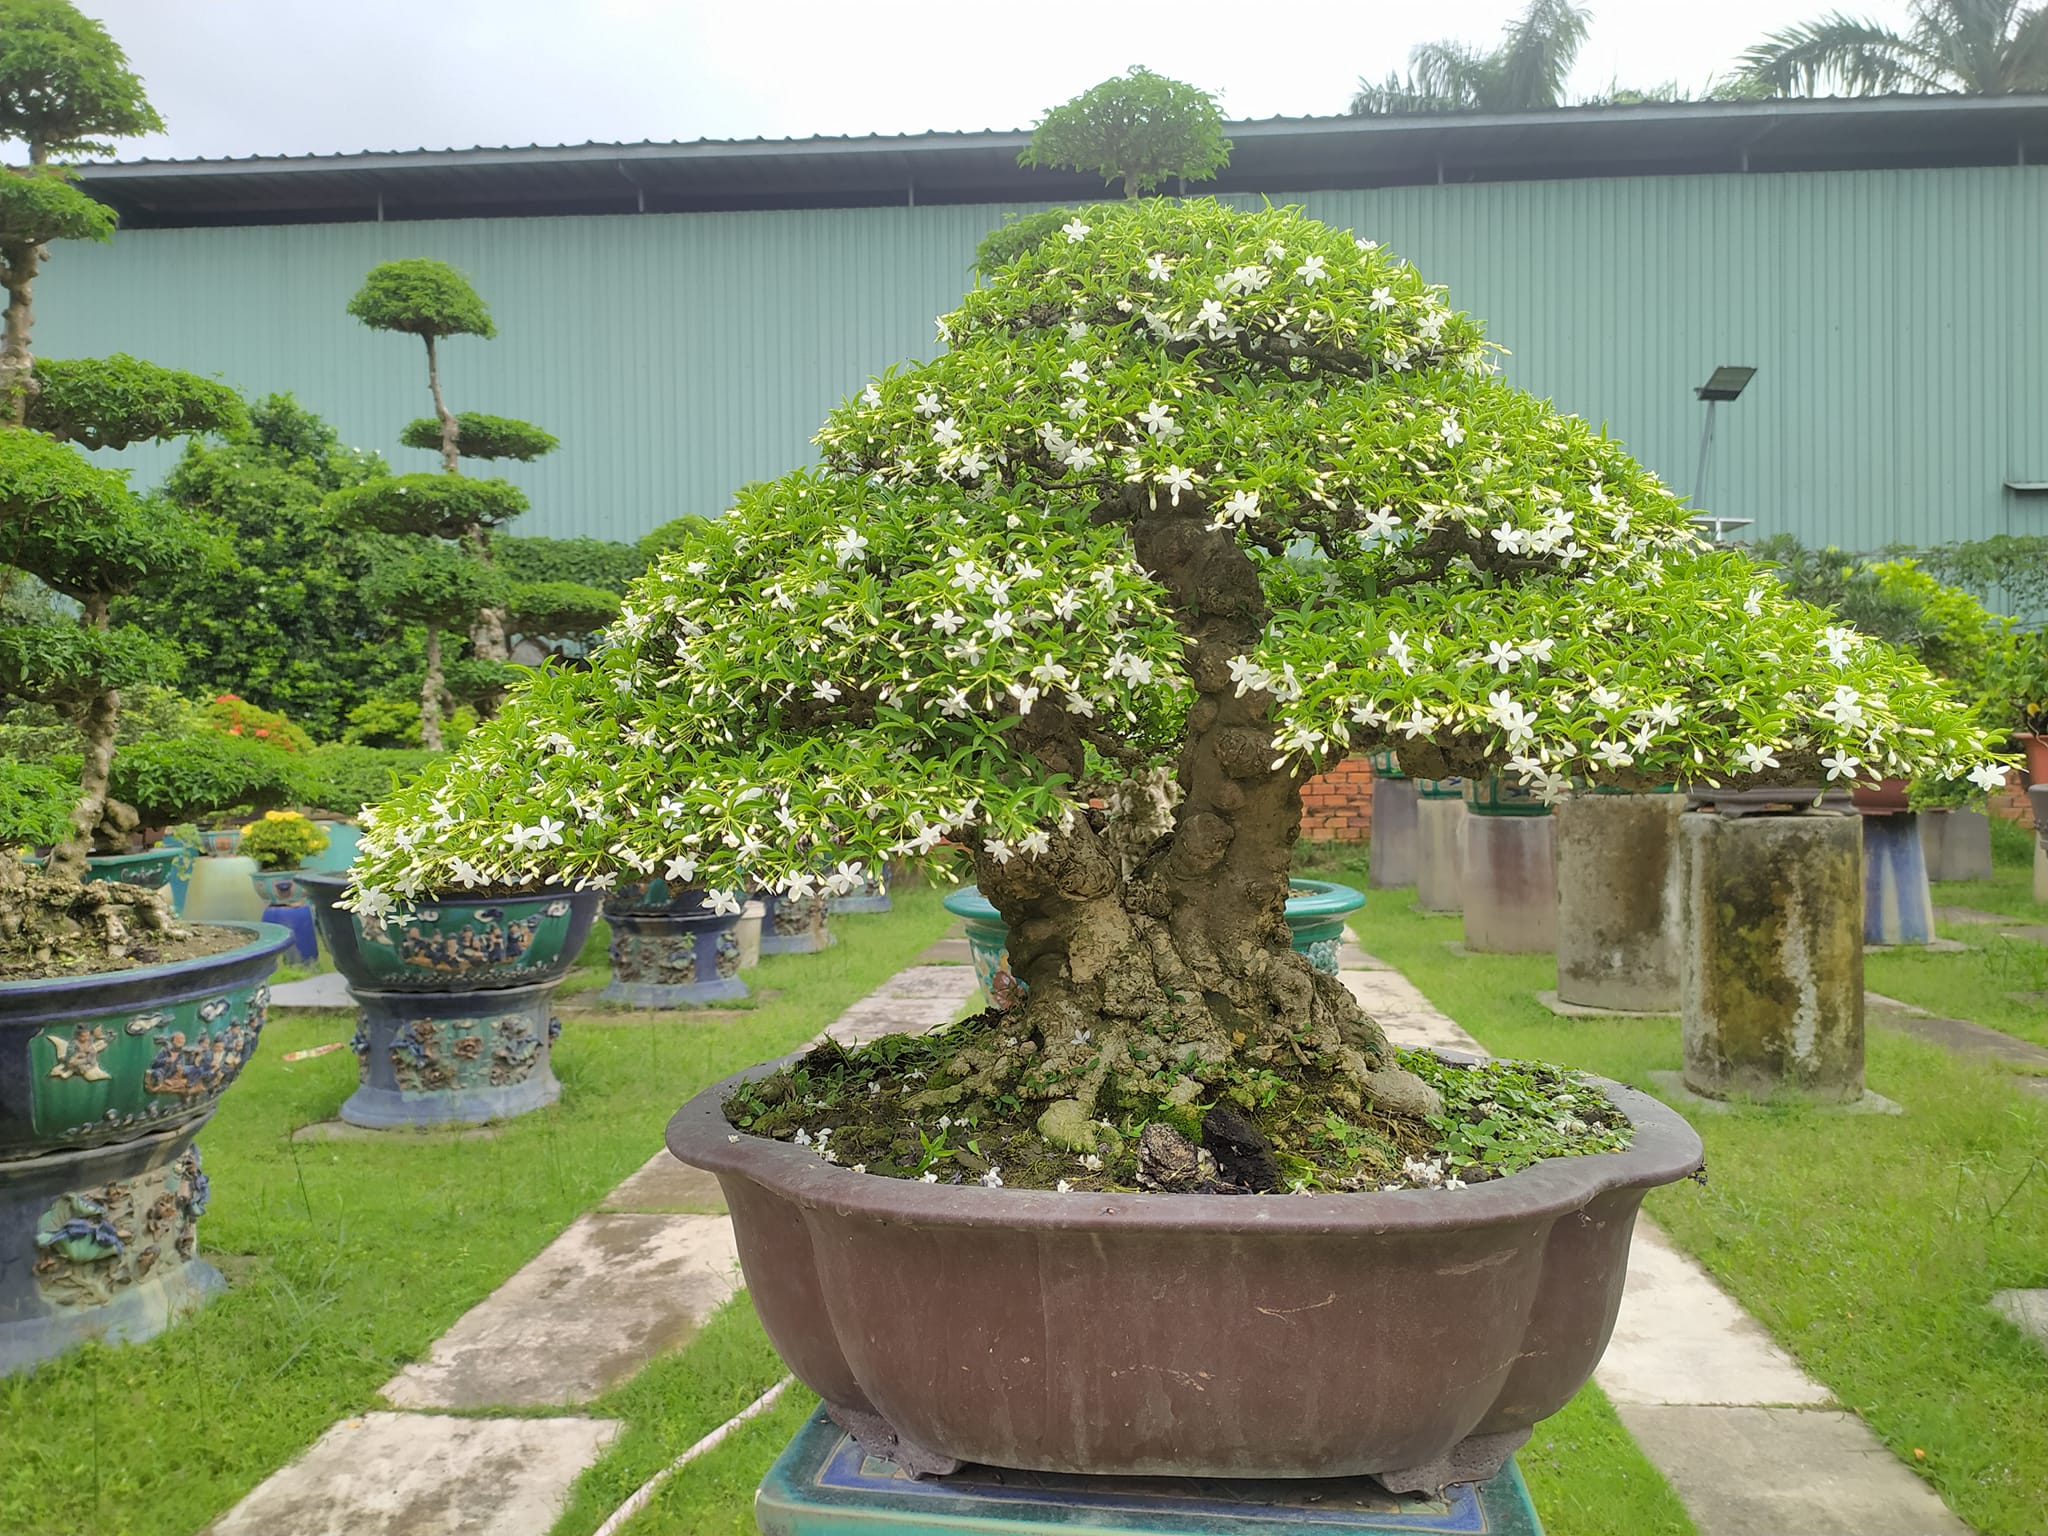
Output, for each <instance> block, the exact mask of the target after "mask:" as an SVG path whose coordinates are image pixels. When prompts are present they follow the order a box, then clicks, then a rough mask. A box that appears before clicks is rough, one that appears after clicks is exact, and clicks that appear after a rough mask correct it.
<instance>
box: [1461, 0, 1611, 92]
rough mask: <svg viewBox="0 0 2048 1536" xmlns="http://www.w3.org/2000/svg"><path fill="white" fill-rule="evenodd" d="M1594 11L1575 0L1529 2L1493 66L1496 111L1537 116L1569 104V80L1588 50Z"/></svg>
mask: <svg viewBox="0 0 2048 1536" xmlns="http://www.w3.org/2000/svg"><path fill="white" fill-rule="evenodd" d="M1592 20H1593V13H1592V12H1591V11H1589V10H1588V9H1587V8H1586V7H1585V6H1583V5H1574V4H1573V3H1572V0H1529V8H1528V9H1527V10H1526V11H1524V12H1523V13H1522V14H1521V15H1520V16H1519V17H1517V18H1516V19H1515V20H1514V21H1512V22H1510V23H1509V24H1508V28H1507V32H1506V34H1505V35H1504V36H1503V37H1502V39H1501V45H1500V47H1499V48H1497V49H1495V50H1494V52H1493V55H1492V58H1491V59H1490V60H1489V62H1490V63H1491V64H1492V66H1493V67H1492V69H1491V70H1489V71H1488V74H1489V77H1490V78H1489V80H1488V84H1489V86H1490V87H1491V94H1492V95H1493V97H1494V99H1493V100H1492V101H1489V102H1487V103H1486V105H1487V106H1488V107H1490V108H1491V109H1492V110H1493V111H1496V112H1536V111H1541V110H1542V109H1544V108H1546V107H1560V106H1563V105H1564V87H1565V81H1566V79H1567V78H1568V77H1569V76H1570V74H1571V72H1572V64H1573V63H1574V62H1575V61H1576V60H1577V58H1578V56H1579V50H1580V49H1581V48H1583V47H1584V46H1585V43H1586V32H1587V29H1588V27H1589V26H1590V25H1591V23H1592Z"/></svg>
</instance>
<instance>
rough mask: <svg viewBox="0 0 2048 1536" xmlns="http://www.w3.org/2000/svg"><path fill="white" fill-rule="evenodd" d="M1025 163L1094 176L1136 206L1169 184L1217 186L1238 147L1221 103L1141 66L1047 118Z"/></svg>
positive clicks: (1020, 159)
mask: <svg viewBox="0 0 2048 1536" xmlns="http://www.w3.org/2000/svg"><path fill="white" fill-rule="evenodd" d="M1017 163H1018V164H1019V165H1029V166H1050V167H1052V168H1054V169H1056V170H1062V171H1089V172H1093V173H1094V174H1095V175H1097V176H1100V177H1101V178H1102V184H1103V185H1104V186H1106V187H1113V186H1115V185H1117V184H1118V183H1119V182H1121V183H1122V184H1123V195H1124V196H1125V197H1126V198H1135V197H1137V196H1138V195H1139V194H1140V193H1144V192H1152V191H1156V190H1157V189H1158V187H1159V184H1160V183H1161V182H1162V181H1167V180H1174V181H1213V180H1215V178H1216V173H1217V172H1218V171H1220V170H1221V169H1222V168H1223V167H1224V166H1225V165H1227V164H1229V163H1230V140H1228V139H1226V138H1225V137H1223V113H1222V111H1221V110H1220V109H1219V108H1218V107H1217V105H1216V98H1215V97H1213V96H1211V95H1210V94H1209V93H1208V92H1207V91H1204V90H1201V89H1199V88H1198V87H1196V86H1192V85H1186V84H1183V83H1182V82H1181V81H1179V80H1169V79H1167V78H1166V76H1164V75H1155V74H1153V73H1152V71H1151V70H1149V69H1145V68H1142V67H1140V66H1138V65H1136V64H1134V65H1132V66H1131V68H1130V69H1129V71H1128V72H1126V73H1125V74H1122V75H1113V76H1111V77H1110V78H1109V79H1107V80H1105V81H1103V82H1102V84H1100V85H1098V86H1095V87H1094V88H1092V89H1090V90H1086V91H1083V92H1082V93H1081V94H1080V95H1079V96H1076V97H1075V98H1074V99H1073V100H1072V101H1068V102H1064V103H1062V104H1061V105H1059V106H1057V107H1054V108H1053V109H1052V110H1051V111H1050V112H1048V113H1046V114H1045V116H1043V117H1042V118H1040V119H1039V120H1038V122H1037V123H1036V124H1035V125H1034V126H1033V128H1032V130H1031V143H1030V145H1029V147H1028V148H1026V149H1025V151H1024V152H1023V153H1022V154H1021V155H1019V156H1018V157H1017Z"/></svg>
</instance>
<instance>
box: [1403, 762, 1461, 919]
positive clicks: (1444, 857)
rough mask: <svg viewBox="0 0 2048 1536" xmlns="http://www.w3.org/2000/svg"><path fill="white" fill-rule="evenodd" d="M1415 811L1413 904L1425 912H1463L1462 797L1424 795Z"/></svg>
mask: <svg viewBox="0 0 2048 1536" xmlns="http://www.w3.org/2000/svg"><path fill="white" fill-rule="evenodd" d="M1410 782H1411V783H1412V782H1414V781H1413V780H1411V781H1410ZM1415 810H1416V835H1415V905H1416V906H1417V907H1418V908H1420V909H1421V910H1422V911H1424V912H1462V911H1464V910H1465V798H1464V796H1463V795H1457V794H1453V795H1432V794H1429V793H1427V792H1425V793H1423V794H1422V795H1421V797H1420V798H1419V799H1418V800H1417V801H1416V806H1415Z"/></svg>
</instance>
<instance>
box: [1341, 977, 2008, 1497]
mask: <svg viewBox="0 0 2048 1536" xmlns="http://www.w3.org/2000/svg"><path fill="white" fill-rule="evenodd" d="M1344 980H1345V983H1346V984H1347V985H1348V986H1349V987H1350V988H1351V991H1352V994H1353V995H1354V996H1355V997H1357V999H1358V1000H1359V1002H1360V1003H1361V1004H1363V1005H1364V1007H1365V1009H1366V1011H1367V1012H1368V1013H1370V1014H1372V1016H1373V1017H1374V1018H1376V1019H1378V1020H1379V1022H1380V1024H1381V1026H1382V1027H1383V1028H1384V1029H1385V1030H1386V1031H1387V1034H1388V1035H1389V1036H1390V1037H1392V1039H1393V1040H1394V1041H1395V1042H1396V1043H1397V1044H1400V1045H1406V1046H1431V1047H1435V1048H1438V1049H1444V1050H1453V1051H1465V1052H1469V1053H1471V1054H1473V1055H1476V1056H1484V1055H1485V1054H1486V1051H1485V1049H1484V1048H1483V1047H1482V1046H1481V1045H1480V1044H1479V1042H1478V1041H1477V1040H1475V1039H1473V1038H1472V1036H1471V1035H1469V1034H1467V1033H1466V1032H1465V1031H1464V1030H1463V1029H1461V1028H1460V1027H1459V1026H1458V1025H1457V1024H1456V1023H1455V1022H1454V1021H1453V1020H1452V1019H1450V1018H1449V1017H1447V1016H1446V1015H1445V1014H1443V1013H1441V1012H1439V1011H1438V1009H1437V1008H1436V1007H1435V1005H1434V1004H1432V1003H1431V1002H1430V1001H1429V999H1428V998H1426V997H1424V996H1423V995H1422V993H1421V992H1420V991H1418V990H1417V989H1416V987H1415V986H1414V984H1413V983H1412V982H1410V981H1409V980H1408V979H1407V978H1406V977H1405V976H1402V975H1401V974H1400V973H1399V972H1397V971H1391V970H1385V969H1380V970H1372V971H1346V972H1345V973H1344ZM1593 1379H1594V1380H1595V1381H1596V1382H1598V1383H1599V1385H1600V1389H1601V1390H1602V1391H1604V1392H1605V1393H1606V1394H1607V1396H1608V1399H1609V1401H1611V1402H1612V1403H1613V1404H1614V1408H1615V1412H1616V1413H1617V1414H1619V1415H1620V1417H1621V1421H1622V1423H1623V1424H1624V1425H1626V1426H1627V1427H1628V1431H1629V1433H1630V1434H1632V1435H1633V1436H1635V1438H1636V1443H1637V1444H1638V1445H1640V1446H1641V1447H1642V1449H1643V1453H1644V1454H1645V1455H1646V1456H1648V1457H1649V1458H1650V1460H1651V1462H1652V1463H1653V1464H1654V1465H1655V1466H1656V1468H1657V1470H1658V1471H1660V1472H1662V1473H1663V1474H1664V1476H1665V1478H1666V1479H1667V1480H1668V1481H1669V1482H1670V1484H1671V1486H1672V1487H1673V1488H1674V1489H1675V1490H1676V1491H1677V1493H1678V1496H1679V1498H1680V1499H1681V1500H1682V1501H1684V1504H1685V1507H1686V1510H1687V1512H1688V1513H1689V1514H1691V1516H1692V1518H1693V1523H1694V1525H1696V1526H1697V1527H1698V1528H1699V1532H1700V1536H1793V1533H1796V1536H1969V1527H1968V1526H1966V1525H1964V1524H1963V1523H1962V1521H1960V1520H1958V1519H1957V1518H1956V1517H1955V1515H1953V1514H1952V1513H1950V1511H1949V1509H1948V1507H1947V1506H1946V1505H1944V1504H1943V1503H1942V1502H1941V1500H1940V1498H1939V1497H1938V1496H1937V1495H1936V1494H1935V1492H1934V1491H1933V1490H1932V1489H1931V1488H1929V1487H1928V1486H1927V1484H1925V1483H1923V1482H1922V1481H1921V1480H1920V1479H1919V1478H1917V1477H1915V1476H1914V1475H1913V1474H1912V1473H1911V1472H1910V1471H1908V1470H1907V1469H1906V1468H1905V1466H1903V1465H1902V1464H1901V1463H1900V1462H1899V1460H1898V1458H1897V1457H1895V1456H1894V1455H1892V1453H1891V1452H1890V1451H1888V1450H1886V1449H1885V1447H1884V1445H1883V1443H1882V1442H1881V1441H1879V1440H1878V1438H1877V1436H1876V1435H1874V1434H1872V1433H1871V1431H1870V1429H1869V1427H1868V1426H1867V1425H1865V1424H1864V1422H1863V1421H1862V1420H1861V1419H1859V1418H1857V1417H1856V1416H1855V1415H1854V1414H1851V1413H1845V1412H1842V1411H1841V1410H1840V1409H1839V1408H1838V1407H1837V1405H1836V1404H1835V1401H1834V1398H1833V1397H1832V1396H1831V1395H1830V1394H1829V1392H1828V1390H1827V1389H1826V1388H1825V1387H1823V1386H1822V1385H1821V1384H1820V1383H1819V1382H1817V1381H1814V1380H1813V1379H1811V1378H1810V1377H1808V1376H1807V1375H1806V1374H1805V1373H1804V1372H1803V1371H1801V1370H1800V1369H1799V1367H1798V1366H1797V1365H1796V1364H1795V1363H1794V1362H1793V1361H1792V1359H1791V1357H1790V1356H1788V1355H1787V1354H1786V1353H1785V1352H1784V1351H1783V1350H1781V1349H1780V1348H1778V1346H1777V1345H1776V1344H1774V1343H1772V1342H1771V1340H1770V1336H1769V1335H1768V1334H1766V1333H1765V1332H1764V1329H1763V1326H1762V1325H1761V1324H1759V1323H1758V1322H1757V1321H1756V1320H1755V1319H1754V1318H1752V1317H1751V1316H1750V1315H1749V1314H1748V1313H1746V1312H1744V1311H1743V1310H1742V1308H1741V1307H1740V1306H1739V1305H1738V1304H1737V1303H1736V1301H1735V1300H1734V1298H1732V1297H1731V1296H1729V1295H1728V1293H1727V1292H1725V1291H1723V1290H1722V1289H1721V1288H1720V1287H1719V1286H1717V1285H1716V1284H1714V1282H1713V1280H1712V1279H1711V1278H1709V1276H1708V1275H1707V1272H1706V1271H1705V1270H1703V1269H1701V1268H1700V1267H1699V1265H1697V1264H1695V1263H1694V1262H1693V1261H1692V1260H1691V1259H1689V1258H1687V1257H1686V1256H1685V1255H1684V1254H1682V1253H1680V1252H1679V1251H1678V1250H1677V1249H1675V1248H1673V1247H1672V1246H1671V1244H1670V1242H1669V1241H1668V1240H1667V1239H1666V1238H1665V1236H1664V1234H1663V1233H1662V1232H1661V1231H1659V1230H1658V1228H1657V1226H1656V1224H1655V1223H1654V1222H1652V1221H1651V1220H1649V1218H1648V1217H1643V1218H1640V1219H1639V1220H1638V1221H1637V1223H1636V1235H1635V1241H1634V1243H1633V1244H1632V1245H1631V1246H1630V1249H1629V1260H1628V1281H1627V1286H1626V1289H1625V1290H1624V1291H1623V1292H1622V1298H1621V1314H1620V1316H1619V1317H1618V1318H1617V1319H1616V1320H1615V1325H1614V1337H1613V1340H1612V1341H1611V1342H1610V1343H1609V1344H1608V1346H1607V1353H1606V1355H1605V1356H1603V1357H1602V1359H1601V1361H1600V1368H1599V1370H1598V1371H1596V1372H1595V1373H1594V1378H1593Z"/></svg>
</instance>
